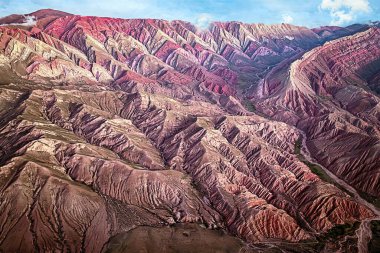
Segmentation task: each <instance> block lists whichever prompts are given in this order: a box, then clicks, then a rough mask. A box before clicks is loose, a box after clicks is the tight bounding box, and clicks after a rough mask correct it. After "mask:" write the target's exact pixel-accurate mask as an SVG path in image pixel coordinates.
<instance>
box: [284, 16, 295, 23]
mask: <svg viewBox="0 0 380 253" xmlns="http://www.w3.org/2000/svg"><path fill="white" fill-rule="evenodd" d="M293 20H294V19H293V17H292V16H290V15H288V14H284V15H282V22H283V23H286V24H291V23H293Z"/></svg>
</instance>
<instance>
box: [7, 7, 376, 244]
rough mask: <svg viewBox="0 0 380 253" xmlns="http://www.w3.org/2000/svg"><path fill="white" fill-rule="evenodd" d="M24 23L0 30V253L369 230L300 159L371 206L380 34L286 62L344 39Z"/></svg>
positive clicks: (48, 16) (156, 25) (296, 238)
mask: <svg viewBox="0 0 380 253" xmlns="http://www.w3.org/2000/svg"><path fill="white" fill-rule="evenodd" d="M29 15H33V16H35V17H36V18H37V23H36V25H35V26H34V27H28V28H25V27H15V26H14V25H9V24H10V23H14V22H16V21H17V20H19V19H20V18H21V16H11V17H7V18H5V19H1V20H0V24H8V25H6V26H1V27H0V71H1V75H0V83H1V84H2V86H0V147H1V148H0V210H1V211H0V228H1V229H0V250H3V251H5V252H15V251H22V252H35V251H43V252H45V251H57V250H58V251H64V252H68V251H83V252H102V250H103V249H104V248H105V245H106V243H107V242H108V241H109V239H110V238H111V237H113V236H115V235H117V234H119V233H121V232H126V231H129V230H131V229H133V228H135V227H136V226H143V225H146V226H163V225H168V224H173V223H176V222H178V223H180V222H194V223H202V224H205V225H206V226H207V227H209V228H222V229H226V230H227V231H228V232H229V233H231V234H233V235H235V236H238V237H239V238H242V239H243V240H244V241H245V242H247V243H249V244H253V243H258V242H266V243H270V242H273V241H275V242H281V241H288V242H300V241H303V240H315V238H316V237H317V236H318V235H320V234H323V233H325V232H327V231H329V229H331V228H333V227H334V226H336V225H338V224H345V223H353V222H355V221H360V220H363V219H367V218H370V217H373V216H374V210H371V206H369V205H367V204H366V203H365V202H362V201H360V200H359V199H358V198H357V196H350V195H349V194H347V192H346V191H345V190H344V189H342V188H341V187H337V185H338V186H339V184H338V183H335V185H334V184H331V182H325V181H324V180H322V179H321V178H319V177H318V176H317V175H315V174H314V173H313V172H312V171H311V169H310V168H309V167H308V166H307V164H309V165H310V161H305V159H309V157H305V156H308V154H309V153H311V155H312V156H313V158H315V159H317V160H318V162H320V163H321V164H323V165H324V166H326V167H327V168H328V169H329V170H330V171H332V172H334V174H336V175H337V176H339V177H341V178H343V179H344V180H346V181H347V182H348V183H350V184H351V183H352V185H353V186H355V187H356V188H357V189H360V190H361V191H363V192H367V193H368V194H371V195H374V196H379V192H380V189H379V185H380V184H379V178H380V176H379V174H378V173H377V170H376V168H378V167H379V166H380V164H379V159H378V157H379V156H378V153H379V151H378V143H379V136H380V135H379V130H380V129H379V121H378V118H379V117H378V116H379V115H380V111H379V108H380V107H379V106H378V105H379V103H378V101H379V99H378V97H377V95H375V93H374V92H376V90H375V89H376V87H377V82H378V80H379V66H378V59H379V56H380V51H379V48H378V46H377V45H378V44H379V38H380V35H379V30H378V29H375V28H372V29H369V30H367V31H365V32H363V33H357V34H355V35H354V36H352V37H346V38H343V39H340V40H337V41H334V42H328V43H326V44H325V45H324V46H322V47H318V48H316V49H313V50H311V51H310V52H308V53H306V54H305V55H304V56H303V58H302V59H301V60H297V61H295V60H296V59H297V58H299V57H300V56H301V55H302V54H304V53H305V51H307V50H310V49H311V48H313V47H316V46H317V45H319V44H320V43H322V42H323V41H325V40H327V39H328V38H333V37H334V38H335V37H339V36H343V35H347V33H348V32H347V33H346V31H345V32H342V31H341V29H338V28H337V29H335V28H334V29H332V28H320V30H310V29H307V28H303V27H297V26H292V25H286V24H281V25H270V26H267V25H263V24H253V25H248V24H243V23H239V22H227V23H222V22H215V23H213V24H212V25H211V27H210V29H209V30H208V31H201V30H199V29H197V28H196V27H195V26H193V25H191V24H189V23H187V22H183V21H172V22H169V21H164V20H153V19H145V20H142V19H134V20H128V19H114V18H98V17H81V16H77V15H71V14H66V13H61V12H55V11H52V10H43V11H39V12H36V13H32V14H29ZM17 22H19V21H17ZM322 30H323V31H322ZM325 30H329V34H328V35H326V32H325ZM347 30H349V32H350V33H354V30H355V29H354V28H351V29H348V28H347ZM355 31H356V30H355ZM294 61H295V62H294ZM262 77H265V78H262ZM261 79H262V80H261ZM260 80H261V81H260ZM370 89H373V90H374V92H372V91H371V90H370ZM247 94H249V95H250V96H251V98H253V99H252V100H251V101H250V100H248V97H247ZM242 102H244V105H245V106H246V107H247V108H248V109H250V110H251V111H248V110H247V109H246V108H245V107H244V106H243V105H242ZM246 102H249V103H251V104H248V105H247V104H245V103H246ZM254 110H256V111H257V112H259V113H261V114H263V115H261V116H259V115H258V114H259V113H257V114H256V113H254V112H253V111H254ZM277 120H281V121H284V122H287V123H290V124H287V123H282V122H280V121H277ZM292 125H293V126H292ZM301 139H303V140H304V141H305V144H306V145H304V146H303V147H302V148H300V147H298V146H296V145H295V144H297V143H298V142H299V141H300V140H301ZM326 143H328V144H329V145H326ZM347 143H350V145H354V148H355V151H354V152H352V151H351V146H349V145H347ZM295 146H296V148H295ZM297 147H298V148H299V149H300V150H298V151H297ZM295 149H296V150H295ZM302 155H303V156H302ZM368 178H370V179H369V180H368Z"/></svg>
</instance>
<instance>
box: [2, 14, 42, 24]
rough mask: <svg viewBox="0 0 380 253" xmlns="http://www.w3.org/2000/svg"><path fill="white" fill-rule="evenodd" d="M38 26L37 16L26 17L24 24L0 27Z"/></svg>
mask: <svg viewBox="0 0 380 253" xmlns="http://www.w3.org/2000/svg"><path fill="white" fill-rule="evenodd" d="M36 24H37V19H36V17H35V16H24V22H23V23H9V24H4V25H0V26H7V25H17V26H35V25H36Z"/></svg>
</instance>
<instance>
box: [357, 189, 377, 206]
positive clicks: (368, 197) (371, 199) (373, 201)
mask: <svg viewBox="0 0 380 253" xmlns="http://www.w3.org/2000/svg"><path fill="white" fill-rule="evenodd" d="M359 195H360V196H361V197H362V198H363V199H365V200H367V201H368V202H369V203H371V204H373V205H374V206H375V207H377V208H380V198H376V197H375V196H373V195H371V194H368V193H366V192H362V191H359Z"/></svg>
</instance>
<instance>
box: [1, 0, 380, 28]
mask: <svg viewBox="0 0 380 253" xmlns="http://www.w3.org/2000/svg"><path fill="white" fill-rule="evenodd" d="M46 8H51V9H56V10H61V11H66V12H69V13H73V14H79V15H86V16H103V17H120V18H159V19H167V20H174V19H181V20H186V21H190V22H192V23H194V24H195V25H197V26H198V27H200V28H206V27H207V26H208V25H209V23H210V22H212V21H242V22H245V23H265V24H278V23H291V24H295V25H302V26H307V27H318V26H322V25H339V26H347V25H350V24H353V23H367V22H369V21H379V20H380V0H79V1H78V0H0V17H3V16H7V15H10V14H27V13H31V12H33V11H36V10H39V9H46Z"/></svg>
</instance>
